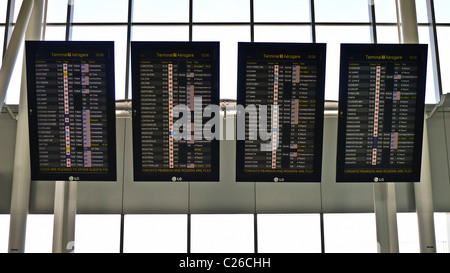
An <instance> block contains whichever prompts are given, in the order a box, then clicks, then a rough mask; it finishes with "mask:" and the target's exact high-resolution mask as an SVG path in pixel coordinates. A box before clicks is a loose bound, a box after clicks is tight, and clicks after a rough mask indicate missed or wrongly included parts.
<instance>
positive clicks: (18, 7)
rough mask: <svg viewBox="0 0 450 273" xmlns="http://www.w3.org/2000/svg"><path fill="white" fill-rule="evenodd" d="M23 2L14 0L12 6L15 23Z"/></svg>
mask: <svg viewBox="0 0 450 273" xmlns="http://www.w3.org/2000/svg"><path fill="white" fill-rule="evenodd" d="M22 2H23V0H16V4H15V5H14V22H15V21H17V16H19V11H20V8H21V7H22Z"/></svg>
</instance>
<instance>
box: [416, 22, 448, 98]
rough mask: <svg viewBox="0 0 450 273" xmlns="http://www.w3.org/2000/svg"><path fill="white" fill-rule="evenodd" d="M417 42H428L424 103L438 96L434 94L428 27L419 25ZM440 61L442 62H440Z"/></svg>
mask: <svg viewBox="0 0 450 273" xmlns="http://www.w3.org/2000/svg"><path fill="white" fill-rule="evenodd" d="M418 30H419V43H421V44H428V58H427V83H426V89H425V102H426V103H436V102H438V100H439V97H438V96H436V88H435V85H434V76H433V74H434V73H436V71H434V70H433V59H432V58H431V48H430V28H429V27H426V26H423V27H422V26H419V28H418ZM441 63H442V62H441Z"/></svg>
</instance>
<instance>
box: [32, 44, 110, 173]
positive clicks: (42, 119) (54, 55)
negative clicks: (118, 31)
mask: <svg viewBox="0 0 450 273" xmlns="http://www.w3.org/2000/svg"><path fill="white" fill-rule="evenodd" d="M25 46H26V63H27V87H28V92H27V94H28V109H29V111H28V116H29V134H30V154H31V176H32V179H33V180H82V181H115V180H116V120H115V91H114V43H113V42H41V41H26V44H25Z"/></svg>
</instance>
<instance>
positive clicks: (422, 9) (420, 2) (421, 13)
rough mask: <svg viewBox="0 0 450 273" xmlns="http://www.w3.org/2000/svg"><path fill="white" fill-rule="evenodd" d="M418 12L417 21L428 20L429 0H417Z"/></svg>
mask: <svg viewBox="0 0 450 273" xmlns="http://www.w3.org/2000/svg"><path fill="white" fill-rule="evenodd" d="M449 7H450V6H449ZM416 14H417V23H427V22H428V13H427V0H416Z"/></svg>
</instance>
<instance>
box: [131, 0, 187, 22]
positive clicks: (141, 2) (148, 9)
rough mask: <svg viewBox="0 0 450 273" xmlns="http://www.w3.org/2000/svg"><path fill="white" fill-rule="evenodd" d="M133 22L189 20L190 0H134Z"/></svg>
mask: <svg viewBox="0 0 450 273" xmlns="http://www.w3.org/2000/svg"><path fill="white" fill-rule="evenodd" d="M133 22H189V0H171V1H167V0H134V8H133Z"/></svg>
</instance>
